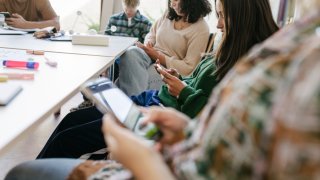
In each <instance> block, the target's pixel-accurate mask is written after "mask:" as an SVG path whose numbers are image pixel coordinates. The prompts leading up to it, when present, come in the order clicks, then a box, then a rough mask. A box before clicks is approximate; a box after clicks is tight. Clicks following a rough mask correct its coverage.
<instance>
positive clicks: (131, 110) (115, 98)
mask: <svg viewBox="0 0 320 180" xmlns="http://www.w3.org/2000/svg"><path fill="white" fill-rule="evenodd" d="M82 92H83V93H84V94H85V95H86V96H87V97H88V98H89V99H91V100H92V101H93V102H94V103H95V106H96V107H97V108H98V110H99V111H100V112H101V113H103V114H105V113H111V114H112V115H114V116H115V117H116V118H117V119H118V120H119V121H120V123H122V124H123V125H124V126H125V127H127V128H128V129H130V130H132V131H133V132H134V133H136V134H138V135H140V136H142V137H145V138H146V139H151V140H158V139H159V138H161V132H160V131H159V129H158V128H157V127H156V126H155V125H154V124H152V123H148V124H147V125H141V122H142V121H143V118H144V117H143V114H142V112H141V111H140V109H139V108H138V107H137V106H136V105H135V104H134V102H133V101H132V100H131V99H130V98H129V97H128V96H127V95H126V94H124V93H123V92H122V91H121V90H120V89H119V88H117V87H116V86H115V85H114V84H113V83H112V82H111V81H110V80H109V79H107V78H99V79H96V80H92V81H89V82H87V83H86V84H85V85H84V86H83V88H82Z"/></svg>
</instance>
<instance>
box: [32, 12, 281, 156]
mask: <svg viewBox="0 0 320 180" xmlns="http://www.w3.org/2000/svg"><path fill="white" fill-rule="evenodd" d="M235 9H236V10H234V11H237V12H238V13H240V14H242V13H243V14H250V16H254V17H257V18H252V19H251V20H248V18H241V17H239V18H235V17H233V16H232V15H233V14H232V13H231V12H230V11H227V12H225V11H223V10H222V8H221V7H220V6H217V15H218V18H219V21H218V24H217V28H219V29H221V31H222V32H223V34H224V36H223V39H222V42H221V45H220V47H219V48H218V50H217V53H216V56H209V57H208V58H206V59H204V60H203V61H202V62H201V63H200V64H199V65H198V67H197V68H196V69H195V71H194V72H193V74H192V75H191V76H190V77H186V78H181V79H179V77H178V76H177V75H176V71H174V70H173V69H169V70H163V71H161V70H159V72H160V73H161V74H162V75H163V76H164V81H165V82H166V85H164V86H162V87H161V90H160V91H159V92H158V91H154V90H150V91H146V92H143V93H142V94H140V95H138V96H133V97H131V99H132V100H133V101H134V102H135V103H136V104H137V105H140V106H144V107H147V106H151V105H158V104H159V103H162V104H163V105H164V106H165V107H172V108H175V109H177V110H179V111H181V112H183V113H185V114H186V115H188V116H189V117H192V118H193V117H195V116H196V115H197V114H198V113H199V112H200V111H201V110H202V108H203V107H204V106H205V104H206V103H207V100H208V97H209V95H210V93H211V91H212V88H214V87H215V86H216V84H217V83H218V82H219V81H220V79H222V78H223V77H224V75H225V74H226V73H227V72H228V70H229V69H231V68H232V67H233V65H234V64H235V63H236V62H237V60H238V59H239V58H240V57H241V56H242V55H244V54H245V53H246V52H247V51H248V50H249V49H250V48H251V47H252V46H253V45H255V44H256V43H259V42H261V41H263V40H264V39H266V38H268V37H269V36H270V35H271V34H273V33H274V32H275V31H277V30H278V27H277V26H276V24H275V23H274V21H273V19H272V16H271V14H270V13H269V10H270V9H268V7H266V8H264V9H262V8H261V9H262V10H261V14H258V15H259V16H257V15H256V13H257V12H256V11H254V10H252V9H249V8H246V9H244V8H243V9H238V8H235ZM225 16H227V17H230V18H229V19H230V20H229V21H227V20H226V19H224V17H225ZM231 18H233V19H231ZM225 23H226V24H228V25H227V26H225ZM258 27H263V28H258ZM239 29H246V31H239ZM249 31H251V32H249ZM236 34H237V36H235V35H236ZM229 44H232V46H230V45H229ZM101 118H102V114H101V113H100V112H99V111H98V110H97V109H96V108H95V107H91V108H87V109H83V110H79V111H76V112H73V113H70V114H68V115H67V116H66V117H65V118H64V119H63V120H62V122H61V123H60V124H59V125H58V127H57V129H56V130H55V131H54V132H53V134H52V135H51V137H50V138H49V140H48V142H47V143H46V145H45V147H44V148H43V149H42V151H41V152H40V154H39V155H38V157H37V158H52V157H72V158H79V157H80V156H81V155H83V154H86V153H91V152H95V151H97V150H100V149H102V148H105V147H106V144H105V141H104V139H103V135H102V132H101V124H102V121H101ZM99 158H101V157H97V159H99ZM92 159H96V157H92Z"/></svg>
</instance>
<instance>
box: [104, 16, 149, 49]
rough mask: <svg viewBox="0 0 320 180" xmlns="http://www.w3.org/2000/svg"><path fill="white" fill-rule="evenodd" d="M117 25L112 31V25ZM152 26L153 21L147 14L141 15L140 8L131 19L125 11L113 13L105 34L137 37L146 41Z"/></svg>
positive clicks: (141, 40)
mask: <svg viewBox="0 0 320 180" xmlns="http://www.w3.org/2000/svg"><path fill="white" fill-rule="evenodd" d="M112 26H116V27H117V30H116V31H115V32H111V30H110V29H111V27H112ZM150 28H151V22H150V21H149V20H148V18H146V17H145V16H143V15H141V14H140V12H139V10H138V11H137V13H136V15H135V16H134V17H133V18H132V19H131V22H130V24H129V20H128V18H127V15H126V14H125V13H124V12H121V13H118V14H115V15H112V16H111V17H110V20H109V23H108V25H107V27H106V30H105V34H107V35H113V36H125V37H136V38H138V39H139V41H140V42H142V43H143V42H144V38H145V36H146V35H147V33H148V32H149V30H150Z"/></svg>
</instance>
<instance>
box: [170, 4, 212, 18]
mask: <svg viewBox="0 0 320 180" xmlns="http://www.w3.org/2000/svg"><path fill="white" fill-rule="evenodd" d="M170 1H171V0H168V15H167V18H168V19H170V20H176V21H178V20H180V19H182V18H186V21H187V22H188V23H195V22H197V21H198V20H199V19H200V18H201V17H205V16H207V15H208V14H209V13H210V12H211V11H212V8H211V3H210V2H209V1H208V0H181V2H180V10H181V13H183V14H185V17H181V16H179V15H177V13H176V12H175V10H174V9H173V8H171V7H170Z"/></svg>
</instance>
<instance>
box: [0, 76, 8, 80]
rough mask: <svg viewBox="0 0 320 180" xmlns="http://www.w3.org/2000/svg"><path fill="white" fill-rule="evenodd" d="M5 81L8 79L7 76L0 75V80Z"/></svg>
mask: <svg viewBox="0 0 320 180" xmlns="http://www.w3.org/2000/svg"><path fill="white" fill-rule="evenodd" d="M7 81H8V76H6V75H0V82H7Z"/></svg>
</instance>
